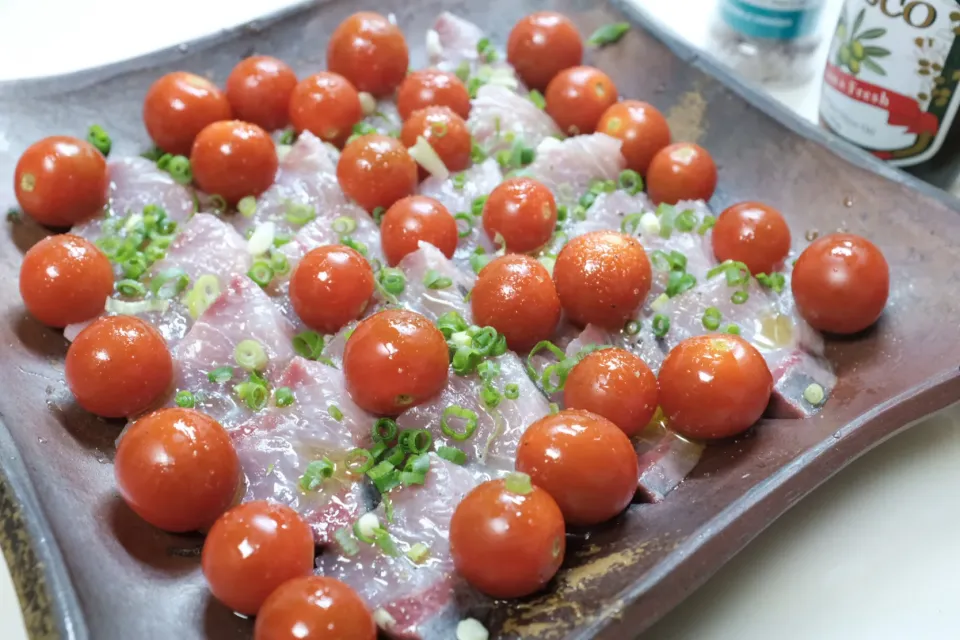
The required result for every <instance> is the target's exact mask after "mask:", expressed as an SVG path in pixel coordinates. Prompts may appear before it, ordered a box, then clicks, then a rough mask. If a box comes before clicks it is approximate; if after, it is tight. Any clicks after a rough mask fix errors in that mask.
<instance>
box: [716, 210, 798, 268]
mask: <svg viewBox="0 0 960 640" xmlns="http://www.w3.org/2000/svg"><path fill="white" fill-rule="evenodd" d="M712 242H713V255H715V256H716V257H717V260H719V261H720V262H723V261H725V260H737V261H739V262H742V263H743V264H745V265H747V268H748V269H750V273H752V274H754V275H757V274H758V273H767V274H770V273H773V272H774V271H777V270H779V269H780V268H781V267H783V261H784V259H786V257H787V254H788V253H790V227H788V226H787V221H786V220H784V219H783V216H782V215H780V212H779V211H777V210H776V209H774V208H773V207H770V206H767V205H765V204H763V203H762V202H741V203H739V204H735V205H733V206H731V207H727V208H726V209H724V210H723V213H721V214H720V215H719V216H718V217H717V222H716V224H715V225H714V227H713V239H712Z"/></svg>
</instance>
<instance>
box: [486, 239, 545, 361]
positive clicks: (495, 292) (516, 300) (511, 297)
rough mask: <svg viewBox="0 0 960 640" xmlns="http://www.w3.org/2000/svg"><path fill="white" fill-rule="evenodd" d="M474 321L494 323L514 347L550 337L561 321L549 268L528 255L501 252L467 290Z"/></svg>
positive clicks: (520, 348)
mask: <svg viewBox="0 0 960 640" xmlns="http://www.w3.org/2000/svg"><path fill="white" fill-rule="evenodd" d="M470 304H471V306H472V309H473V321H474V322H476V323H477V324H478V325H480V326H482V327H486V326H489V327H493V328H494V329H496V330H497V331H499V332H500V333H502V334H503V335H504V337H506V339H507V345H508V346H509V347H510V348H511V349H513V350H515V351H526V350H528V349H531V348H533V346H534V345H535V344H537V343H538V342H540V341H541V340H549V339H550V336H552V335H553V332H554V330H555V329H556V328H557V323H558V322H559V321H560V298H559V297H557V290H556V288H555V287H554V286H553V280H552V279H551V278H550V272H549V271H547V269H546V267H544V266H543V265H542V264H540V262H539V261H538V260H536V259H534V258H531V257H530V256H525V255H520V254H508V255H505V256H501V257H499V258H497V259H496V260H494V261H493V262H491V263H490V264H488V265H487V266H485V267H484V268H483V270H481V271H480V275H479V277H478V278H477V282H476V284H475V285H474V287H473V293H471V294H470Z"/></svg>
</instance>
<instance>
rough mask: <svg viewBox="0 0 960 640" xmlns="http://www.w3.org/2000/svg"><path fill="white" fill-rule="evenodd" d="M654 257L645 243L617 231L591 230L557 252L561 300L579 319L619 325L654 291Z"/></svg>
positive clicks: (608, 326)
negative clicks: (651, 268) (647, 250)
mask: <svg viewBox="0 0 960 640" xmlns="http://www.w3.org/2000/svg"><path fill="white" fill-rule="evenodd" d="M652 277H653V276H652V273H651V270H650V260H649V259H648V258H647V253H646V252H645V251H644V250H643V247H642V246H641V245H640V243H639V242H637V240H636V238H632V237H631V236H628V235H626V234H623V233H618V232H616V231H592V232H590V233H586V234H584V235H582V236H578V237H576V238H574V239H573V240H571V241H570V242H569V243H567V245H566V246H565V247H563V249H561V250H560V254H559V255H558V256H557V262H556V264H555V265H554V267H553V281H554V282H555V283H556V285H557V294H558V295H559V296H560V303H561V304H562V305H563V308H564V309H565V310H566V311H567V313H568V314H569V315H570V317H571V318H572V319H573V320H574V321H575V322H577V323H579V324H582V325H586V324H590V323H593V324H596V325H599V326H601V327H604V328H606V329H611V330H615V329H621V328H623V325H624V324H625V323H626V322H627V320H629V319H630V318H631V317H632V316H633V314H634V313H635V312H636V310H637V309H638V308H639V307H640V306H641V305H642V304H643V301H644V300H646V298H647V294H648V293H650V284H651V279H652Z"/></svg>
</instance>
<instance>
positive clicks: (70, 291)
mask: <svg viewBox="0 0 960 640" xmlns="http://www.w3.org/2000/svg"><path fill="white" fill-rule="evenodd" d="M111 293H113V267H112V266H110V261H109V260H108V259H107V257H106V256H105V255H103V252H101V251H100V249H98V248H97V247H96V246H94V245H93V243H91V242H89V241H87V240H84V239H83V238H78V237H77V236H71V235H66V234H65V235H59V236H49V237H47V238H44V239H43V240H41V241H40V242H38V243H37V244H35V245H33V246H32V247H30V250H29V251H27V253H26V255H25V256H23V264H22V265H21V266H20V297H22V298H23V303H24V304H25V305H26V307H27V311H29V312H30V314H31V315H33V317H34V318H36V319H37V320H39V321H40V322H42V323H43V324H45V325H47V326H50V327H58V328H59V327H65V326H67V325H68V324H73V323H74V322H85V321H87V320H90V319H92V318H95V317H97V315H99V314H100V313H101V312H103V308H104V303H106V301H107V298H108V297H110V294H111Z"/></svg>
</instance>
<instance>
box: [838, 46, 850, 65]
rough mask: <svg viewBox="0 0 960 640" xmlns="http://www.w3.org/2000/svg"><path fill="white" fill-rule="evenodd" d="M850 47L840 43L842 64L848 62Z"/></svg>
mask: <svg viewBox="0 0 960 640" xmlns="http://www.w3.org/2000/svg"><path fill="white" fill-rule="evenodd" d="M850 59H851V55H850V47H849V46H847V45H842V46H841V47H840V62H841V63H842V64H850Z"/></svg>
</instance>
